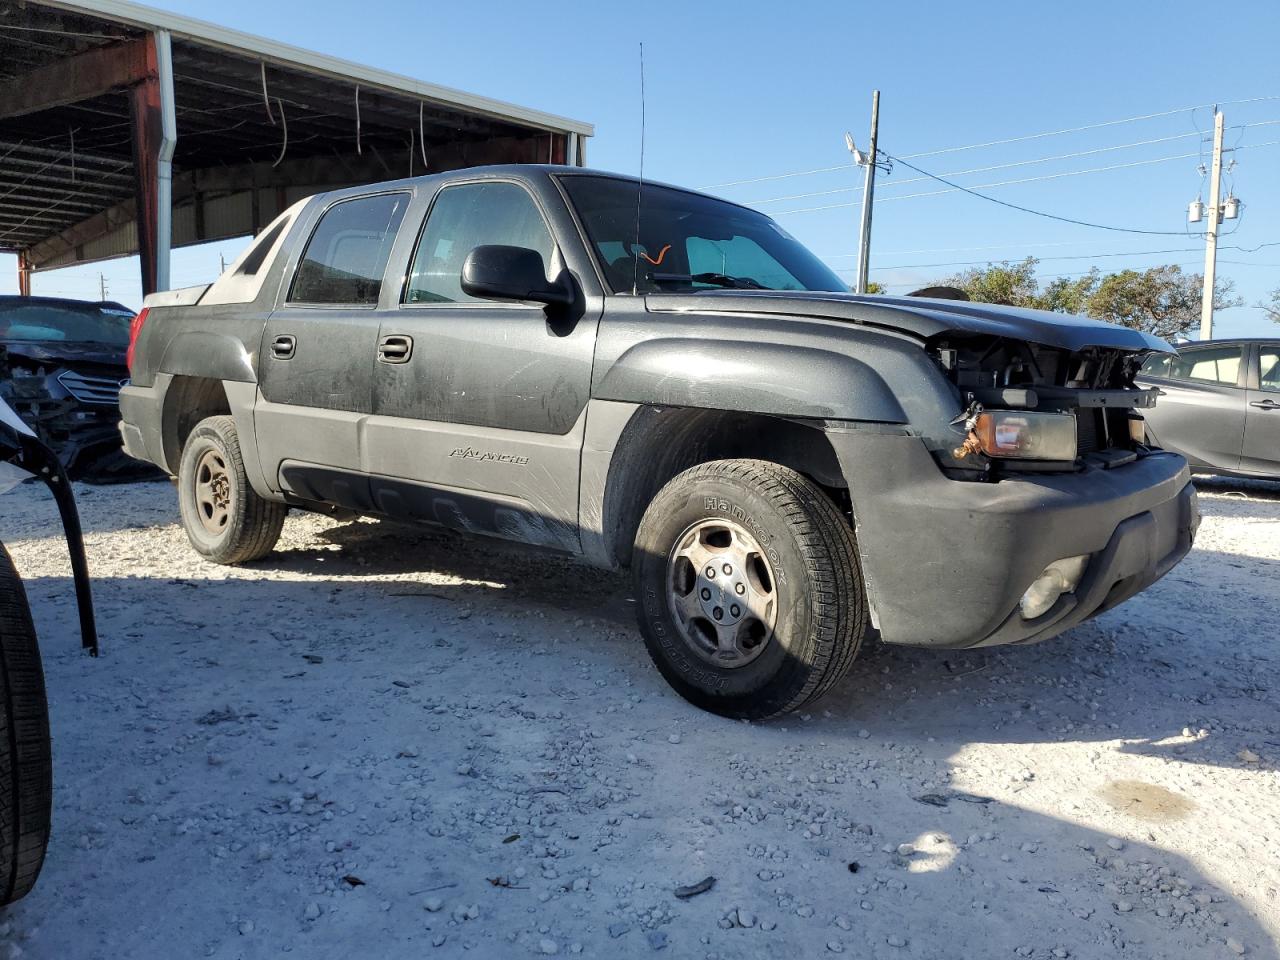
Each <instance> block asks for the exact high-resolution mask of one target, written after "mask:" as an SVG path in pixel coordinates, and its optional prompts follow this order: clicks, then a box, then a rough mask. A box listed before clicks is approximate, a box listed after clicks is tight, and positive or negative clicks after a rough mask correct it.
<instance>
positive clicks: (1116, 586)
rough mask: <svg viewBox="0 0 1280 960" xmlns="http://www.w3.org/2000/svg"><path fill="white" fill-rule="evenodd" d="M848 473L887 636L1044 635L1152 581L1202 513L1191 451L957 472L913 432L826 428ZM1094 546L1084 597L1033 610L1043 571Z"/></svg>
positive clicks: (1009, 638)
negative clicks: (970, 475)
mask: <svg viewBox="0 0 1280 960" xmlns="http://www.w3.org/2000/svg"><path fill="white" fill-rule="evenodd" d="M827 436H828V438H829V439H830V440H831V442H832V445H833V446H834V447H835V450H836V454H837V456H838V457H839V459H840V464H841V467H842V468H843V470H844V475H845V477H846V478H847V480H848V483H849V492H850V496H851V498H852V501H853V510H854V519H855V523H856V527H857V536H858V547H859V552H860V554H861V560H862V569H863V575H864V578H865V581H866V585H867V596H868V601H869V603H870V606H871V611H872V616H873V618H874V620H875V622H876V625H877V627H878V628H879V630H880V635H881V637H882V639H884V640H885V641H886V642H888V643H904V644H913V645H919V646H934V647H946V648H955V647H974V646H988V645H994V644H1003V643H1027V642H1030V641H1034V640H1044V639H1047V638H1049V637H1051V636H1054V635H1056V634H1058V633H1061V632H1062V631H1063V630H1066V629H1069V628H1070V627H1073V626H1075V625H1076V624H1077V623H1080V622H1081V621H1082V620H1085V619H1087V618H1089V617H1091V616H1094V615H1095V614H1098V613H1101V612H1102V611H1103V610H1107V609H1109V608H1111V607H1113V606H1115V605H1116V604H1118V603H1121V602H1123V601H1124V600H1127V599H1128V598H1129V597H1131V596H1133V595H1134V594H1136V593H1138V592H1139V591H1141V590H1143V589H1145V588H1146V587H1148V586H1150V585H1151V584H1152V583H1154V582H1155V581H1156V580H1158V579H1159V578H1160V577H1162V576H1164V574H1165V573H1167V572H1168V571H1169V570H1170V569H1171V568H1172V567H1173V566H1174V565H1175V564H1176V563H1177V562H1178V561H1179V560H1181V559H1182V558H1183V557H1184V556H1185V555H1186V554H1187V552H1188V551H1189V550H1190V549H1191V544H1192V541H1193V539H1194V537H1195V532H1196V529H1197V527H1198V526H1199V523H1200V512H1199V508H1198V506H1197V503H1196V495H1195V488H1194V487H1193V486H1192V485H1191V475H1190V471H1189V470H1188V468H1187V464H1186V461H1185V460H1184V459H1183V458H1182V457H1180V456H1178V455H1177V454H1172V453H1164V452H1158V453H1153V454H1151V455H1149V456H1146V457H1144V458H1142V459H1140V460H1138V461H1137V462H1135V463H1131V464H1128V465H1126V466H1123V467H1118V468H1115V469H1112V470H1102V469H1097V468H1089V469H1086V470H1084V471H1083V472H1080V473H1072V474H1042V475H1035V474H1028V475H1025V476H1022V477H1018V478H1009V479H1004V480H1001V481H1000V482H998V483H976V482H968V481H960V480H950V479H948V478H947V477H945V476H944V475H943V474H942V473H941V472H940V471H939V469H938V467H937V465H936V464H935V462H934V460H933V458H932V457H931V456H930V455H929V452H928V450H927V449H926V448H925V446H924V444H923V443H922V442H921V441H920V440H919V439H918V438H914V437H906V436H901V435H890V434H883V433H875V432H872V431H869V430H860V429H850V430H840V431H831V432H829V433H828V434H827ZM1080 554H1089V555H1090V561H1089V565H1088V568H1087V569H1086V571H1085V574H1084V577H1083V579H1082V580H1081V582H1080V584H1079V585H1078V586H1077V588H1076V590H1075V592H1074V593H1070V594H1065V595H1063V596H1062V597H1060V598H1059V599H1058V600H1057V602H1056V603H1055V604H1054V606H1053V607H1052V608H1050V609H1049V610H1048V611H1047V612H1046V613H1045V614H1044V615H1042V616H1040V617H1038V618H1036V619H1034V620H1025V619H1023V617H1022V615H1021V612H1020V611H1019V610H1018V600H1019V598H1020V597H1021V596H1022V594H1023V593H1024V592H1025V591H1026V590H1027V588H1028V587H1029V586H1030V585H1031V583H1032V582H1033V581H1034V580H1035V579H1036V577H1037V576H1039V574H1040V572H1041V571H1042V570H1044V568H1045V567H1046V566H1047V565H1048V564H1050V563H1052V562H1053V561H1055V560H1059V559H1061V558H1063V557H1071V556H1078V555H1080Z"/></svg>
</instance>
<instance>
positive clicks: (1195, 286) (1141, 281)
mask: <svg viewBox="0 0 1280 960" xmlns="http://www.w3.org/2000/svg"><path fill="white" fill-rule="evenodd" d="M1234 288H1235V284H1234V283H1233V282H1232V281H1230V280H1221V281H1219V282H1218V283H1216V284H1214V288H1213V308H1214V309H1215V310H1225V309H1226V308H1227V307H1238V306H1240V304H1241V303H1243V302H1244V301H1242V300H1241V299H1240V298H1239V297H1234V296H1232V295H1231V292H1232V290H1233V289H1234ZM1203 289H1204V277H1202V276H1201V275H1200V274H1198V273H1183V272H1182V268H1181V267H1179V266H1176V265H1174V264H1167V265H1165V266H1162V267H1151V268H1150V269H1149V270H1142V271H1138V270H1121V271H1120V272H1119V273H1111V274H1108V275H1107V276H1105V277H1103V278H1102V279H1101V280H1100V281H1099V283H1098V289H1097V290H1096V291H1095V292H1094V293H1093V294H1092V295H1091V296H1090V297H1089V302H1088V308H1087V311H1086V312H1087V313H1088V314H1089V316H1091V317H1097V318H1098V319H1099V320H1108V321H1110V322H1111V323H1118V324H1120V325H1122V326H1125V327H1133V328H1134V329H1135V330H1142V331H1145V332H1146V333H1150V334H1154V335H1155V336H1157V337H1163V338H1165V339H1170V338H1172V337H1176V336H1179V335H1181V334H1185V333H1186V332H1187V331H1188V330H1190V329H1191V328H1192V327H1194V326H1195V325H1196V324H1197V323H1199V322H1200V301H1201V296H1202V291H1203Z"/></svg>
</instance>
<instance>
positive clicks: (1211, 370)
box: [1165, 344, 1243, 387]
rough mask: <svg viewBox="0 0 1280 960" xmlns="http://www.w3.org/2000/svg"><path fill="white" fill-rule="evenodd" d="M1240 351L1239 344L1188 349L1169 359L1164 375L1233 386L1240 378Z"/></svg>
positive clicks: (1241, 351) (1178, 378)
mask: <svg viewBox="0 0 1280 960" xmlns="http://www.w3.org/2000/svg"><path fill="white" fill-rule="evenodd" d="M1242 353H1243V348H1242V347H1241V346H1240V345H1239V344H1235V345H1232V346H1229V347H1214V348H1212V349H1208V350H1188V351H1187V352H1186V353H1184V354H1182V356H1179V357H1174V358H1173V359H1172V360H1171V361H1170V363H1169V372H1168V373H1167V374H1165V376H1167V377H1169V378H1170V379H1173V380H1194V381H1196V382H1197V383H1216V384H1220V385H1222V386H1227V387H1234V386H1235V385H1236V382H1237V380H1239V378H1240V358H1241V355H1242Z"/></svg>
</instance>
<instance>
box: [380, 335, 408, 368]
mask: <svg viewBox="0 0 1280 960" xmlns="http://www.w3.org/2000/svg"><path fill="white" fill-rule="evenodd" d="M411 356H413V337H406V336H404V335H403V334H398V333H395V334H392V335H391V336H389V337H383V338H382V339H381V340H379V341H378V362H379V363H408V362H409V358H410V357H411Z"/></svg>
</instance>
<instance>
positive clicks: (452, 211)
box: [404, 181, 555, 303]
mask: <svg viewBox="0 0 1280 960" xmlns="http://www.w3.org/2000/svg"><path fill="white" fill-rule="evenodd" d="M486 244H503V245H506V246H511V247H524V248H525V249H527V250H536V251H537V252H538V253H540V254H542V265H543V267H544V269H545V268H548V267H550V265H551V255H552V252H553V251H554V249H555V243H554V242H553V241H552V239H551V231H550V230H549V229H548V228H547V224H546V221H545V220H543V219H542V214H541V213H540V212H539V211H538V205H537V204H536V203H534V202H533V197H531V196H529V194H528V192H527V191H526V190H525V189H524V188H523V187H520V186H517V185H516V184H514V183H504V182H502V181H496V182H490V183H463V184H458V185H457V186H453V187H445V188H444V189H443V190H441V191H440V195H439V196H438V197H437V198H436V201H435V203H434V204H432V206H431V213H430V214H429V215H428V217H427V225H426V227H425V228H424V229H423V231H422V239H420V240H419V241H418V251H417V253H415V254H414V257H413V267H412V269H411V270H410V271H409V282H408V285H407V286H406V289H405V295H404V299H405V303H466V302H472V301H474V300H475V297H471V296H468V295H467V294H465V293H463V292H462V264H463V262H464V261H465V260H466V259H467V254H469V253H470V252H471V251H472V250H474V249H475V248H476V247H480V246H484V245H486Z"/></svg>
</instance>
